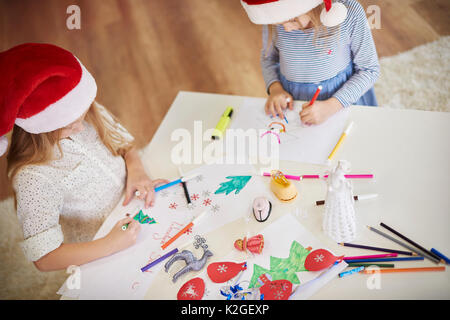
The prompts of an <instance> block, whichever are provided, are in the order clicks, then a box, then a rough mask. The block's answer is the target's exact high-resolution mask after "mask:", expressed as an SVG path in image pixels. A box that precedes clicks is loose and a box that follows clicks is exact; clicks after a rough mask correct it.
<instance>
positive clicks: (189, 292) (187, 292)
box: [183, 284, 197, 298]
mask: <svg viewBox="0 0 450 320" xmlns="http://www.w3.org/2000/svg"><path fill="white" fill-rule="evenodd" d="M183 296H190V297H192V298H193V297H196V296H197V292H195V286H194V285H193V284H190V285H188V287H187V288H186V290H185V291H184V292H183Z"/></svg>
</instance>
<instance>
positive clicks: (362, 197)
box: [316, 193, 378, 206]
mask: <svg viewBox="0 0 450 320" xmlns="http://www.w3.org/2000/svg"><path fill="white" fill-rule="evenodd" d="M376 197H378V194H376V193H372V194H362V195H359V196H353V199H355V201H360V200H368V199H374V198H376ZM324 204H325V200H318V201H316V206H322V205H324Z"/></svg>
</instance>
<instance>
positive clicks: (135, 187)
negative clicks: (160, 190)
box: [123, 170, 169, 209]
mask: <svg viewBox="0 0 450 320" xmlns="http://www.w3.org/2000/svg"><path fill="white" fill-rule="evenodd" d="M166 183H169V181H168V180H166V179H156V180H150V178H149V177H148V176H147V174H146V173H145V171H144V170H135V171H133V170H129V171H128V175H127V187H126V191H125V200H124V202H123V205H124V206H126V205H127V204H128V203H130V201H131V199H133V196H136V197H137V198H138V199H140V200H144V199H145V209H148V208H149V207H153V205H154V202H155V187H157V186H159V185H162V184H166Z"/></svg>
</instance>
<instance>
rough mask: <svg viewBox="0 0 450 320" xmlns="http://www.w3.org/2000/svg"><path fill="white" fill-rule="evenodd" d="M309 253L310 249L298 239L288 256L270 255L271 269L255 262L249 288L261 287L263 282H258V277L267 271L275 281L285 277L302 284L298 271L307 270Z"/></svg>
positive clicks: (292, 245) (293, 282)
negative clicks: (304, 246) (306, 261)
mask: <svg viewBox="0 0 450 320" xmlns="http://www.w3.org/2000/svg"><path fill="white" fill-rule="evenodd" d="M309 253H310V251H309V250H308V249H305V248H303V246H302V245H301V244H300V243H298V242H297V241H293V242H292V244H291V248H290V250H289V257H288V258H277V257H272V256H271V257H270V270H268V269H266V268H263V267H261V266H259V265H257V264H254V266H253V275H252V278H251V280H250V284H249V288H256V287H259V286H260V285H261V284H259V283H258V278H259V277H260V276H261V275H263V274H265V273H267V274H269V275H270V276H271V277H272V280H273V281H274V280H282V279H285V280H288V281H290V282H291V283H292V284H300V280H299V279H298V277H297V275H296V272H301V271H307V270H306V269H305V260H306V257H307V256H308V254H309Z"/></svg>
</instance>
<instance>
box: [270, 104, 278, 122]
mask: <svg viewBox="0 0 450 320" xmlns="http://www.w3.org/2000/svg"><path fill="white" fill-rule="evenodd" d="M269 114H271V115H272V117H274V118H275V117H276V116H277V113H276V111H275V106H274V103H273V102H270V103H269Z"/></svg>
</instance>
